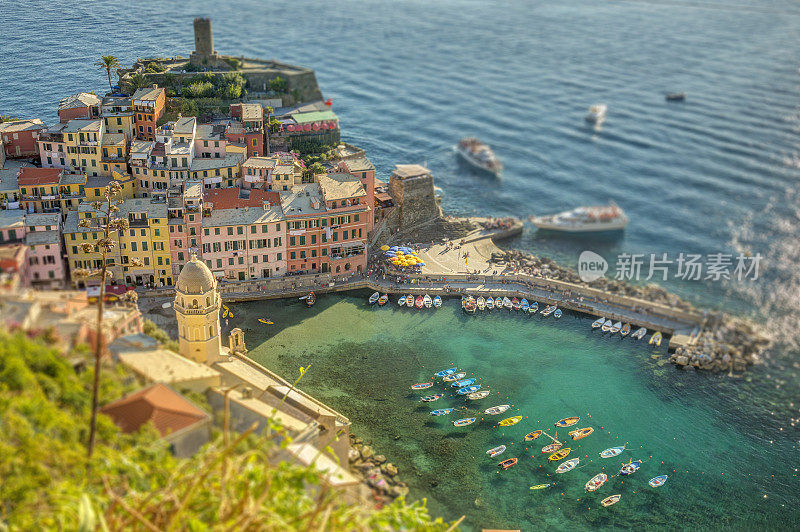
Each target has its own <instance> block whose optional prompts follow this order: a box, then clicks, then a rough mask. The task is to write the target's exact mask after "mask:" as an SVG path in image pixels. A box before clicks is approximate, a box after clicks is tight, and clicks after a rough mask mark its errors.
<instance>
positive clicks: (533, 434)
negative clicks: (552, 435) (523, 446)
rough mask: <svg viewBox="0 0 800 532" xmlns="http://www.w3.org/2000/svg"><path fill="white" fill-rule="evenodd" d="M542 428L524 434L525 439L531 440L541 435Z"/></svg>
mask: <svg viewBox="0 0 800 532" xmlns="http://www.w3.org/2000/svg"><path fill="white" fill-rule="evenodd" d="M542 432H544V431H543V430H534V431H533V432H529V433H527V434H526V435H525V441H533V440H535V439H536V438H538V437H539V436H541V435H542Z"/></svg>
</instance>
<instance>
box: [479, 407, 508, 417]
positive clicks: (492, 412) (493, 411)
mask: <svg viewBox="0 0 800 532" xmlns="http://www.w3.org/2000/svg"><path fill="white" fill-rule="evenodd" d="M509 408H511V405H497V406H493V407H491V408H487V409H486V410H484V411H483V413H484V414H488V415H490V416H496V415H498V414H502V413H503V412H505V411H506V410H508V409H509Z"/></svg>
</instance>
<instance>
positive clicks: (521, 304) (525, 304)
mask: <svg viewBox="0 0 800 532" xmlns="http://www.w3.org/2000/svg"><path fill="white" fill-rule="evenodd" d="M519 308H521V309H522V312H528V309H529V308H531V306H530V304H529V303H528V300H527V299H525V298H524V297H523V298H522V301H520V302H519Z"/></svg>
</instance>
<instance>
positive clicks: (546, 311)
mask: <svg viewBox="0 0 800 532" xmlns="http://www.w3.org/2000/svg"><path fill="white" fill-rule="evenodd" d="M556 308H558V307H556V306H555V305H547V306H546V307H545V308H544V310H543V311H542V316H549V315H550V314H552V313H553V312H555V310H556Z"/></svg>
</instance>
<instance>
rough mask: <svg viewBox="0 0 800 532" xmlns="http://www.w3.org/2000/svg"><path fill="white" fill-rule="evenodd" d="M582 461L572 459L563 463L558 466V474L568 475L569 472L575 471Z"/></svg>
mask: <svg viewBox="0 0 800 532" xmlns="http://www.w3.org/2000/svg"><path fill="white" fill-rule="evenodd" d="M580 461H581V459H580V458H571V459H569V460H566V461H564V462H561V463H560V464H558V467H557V468H556V473H566V472H568V471H572V470H573V469H575V466H576V465H578V463H579V462H580Z"/></svg>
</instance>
